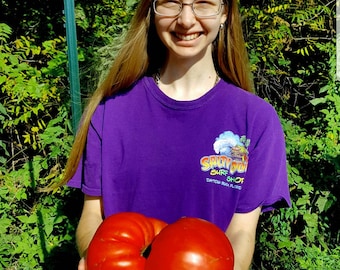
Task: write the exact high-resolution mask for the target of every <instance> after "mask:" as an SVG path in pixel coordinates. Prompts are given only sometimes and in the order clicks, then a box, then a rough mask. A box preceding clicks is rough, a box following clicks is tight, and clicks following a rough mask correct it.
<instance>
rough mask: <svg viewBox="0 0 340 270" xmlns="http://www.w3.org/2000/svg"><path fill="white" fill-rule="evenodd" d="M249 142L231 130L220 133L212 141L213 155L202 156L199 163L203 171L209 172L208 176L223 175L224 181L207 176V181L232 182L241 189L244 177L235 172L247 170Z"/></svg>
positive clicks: (226, 183) (215, 182)
mask: <svg viewBox="0 0 340 270" xmlns="http://www.w3.org/2000/svg"><path fill="white" fill-rule="evenodd" d="M249 144H250V140H249V139H247V138H246V136H241V137H240V136H239V135H237V134H234V133H233V132H231V131H225V132H223V133H222V134H220V135H219V136H218V137H217V138H216V140H215V142H214V143H213V149H214V152H215V155H209V156H204V157H202V158H201V160H200V164H201V170H202V171H203V172H209V174H210V176H217V175H219V176H225V181H226V182H223V181H222V182H221V181H220V180H217V179H212V178H207V182H210V183H214V184H221V185H224V186H230V184H228V183H233V184H237V185H238V186H237V188H238V189H241V186H240V185H242V184H243V181H244V178H243V177H241V176H238V175H237V176H235V174H236V173H239V174H244V173H245V172H246V171H247V167H248V146H249ZM223 183H225V184H223ZM234 188H235V187H234Z"/></svg>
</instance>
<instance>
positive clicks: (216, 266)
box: [145, 217, 234, 270]
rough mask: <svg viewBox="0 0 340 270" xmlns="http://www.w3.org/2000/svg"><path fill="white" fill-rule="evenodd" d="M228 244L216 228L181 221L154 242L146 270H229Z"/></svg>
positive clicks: (203, 222)
mask: <svg viewBox="0 0 340 270" xmlns="http://www.w3.org/2000/svg"><path fill="white" fill-rule="evenodd" d="M233 266H234V254H233V249H232V247H231V244H230V242H229V240H228V238H227V236H226V235H225V234H224V232H223V231H222V230H220V229H219V228H218V227H217V226H216V225H214V224H212V223H210V222H208V221H206V220H203V219H198V218H189V217H185V218H181V219H179V220H178V221H176V222H175V223H172V224H170V225H168V226H167V227H165V228H164V229H163V230H162V231H161V232H160V233H159V234H158V235H157V236H156V237H155V239H154V241H153V243H152V245H151V252H150V255H149V257H148V259H147V261H146V265H145V270H232V269H233Z"/></svg>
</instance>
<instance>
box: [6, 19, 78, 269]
mask: <svg viewBox="0 0 340 270" xmlns="http://www.w3.org/2000/svg"><path fill="white" fill-rule="evenodd" d="M0 31H1V32H0V37H1V40H2V41H3V43H1V44H0V70H1V73H0V86H1V97H0V101H1V103H0V130H1V135H0V183H1V185H0V232H1V233H2V237H1V240H0V243H1V244H0V252H1V256H0V268H1V269H39V267H42V266H43V265H44V264H46V263H47V262H48V261H49V260H50V259H51V258H53V257H54V256H55V255H54V254H56V251H57V250H58V249H61V248H62V247H63V246H65V245H66V246H67V245H69V246H71V247H72V249H71V250H72V251H73V252H71V253H70V254H74V253H76V249H75V248H74V244H73V243H74V237H73V235H74V228H75V222H73V223H72V222H71V221H72V218H69V217H68V216H67V215H66V213H65V209H64V208H65V203H66V202H65V201H63V200H61V199H60V198H66V197H67V196H70V191H68V190H67V189H64V190H61V191H60V192H58V193H55V194H44V193H40V192H38V188H39V187H42V186H45V185H47V184H48V183H49V182H50V181H53V180H55V179H59V178H60V173H61V169H62V167H63V166H64V163H65V160H66V158H67V153H68V152H69V150H70V147H71V143H72V140H73V139H72V134H71V133H70V127H69V126H70V123H69V120H68V119H69V118H70V116H69V112H68V111H69V109H68V103H69V97H68V93H67V88H66V87H65V85H66V82H67V76H66V72H65V67H66V55H65V52H64V47H65V46H64V38H62V37H59V38H55V39H53V40H47V41H44V42H43V43H42V44H41V45H38V44H37V43H36V42H35V40H34V39H32V38H29V37H24V36H22V37H20V38H18V39H16V40H14V41H9V40H8V39H9V35H10V33H11V29H10V27H8V26H7V25H5V24H1V25H0ZM74 211H75V213H74V214H75V215H74V216H79V213H77V209H74ZM73 220H74V218H73ZM73 258H76V255H74V256H73ZM69 259H70V260H69V263H70V264H72V258H69ZM73 265H74V266H75V262H74V259H73ZM57 268H58V267H55V266H50V267H49V268H48V269H57Z"/></svg>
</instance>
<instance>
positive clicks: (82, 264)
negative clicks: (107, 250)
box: [78, 257, 86, 270]
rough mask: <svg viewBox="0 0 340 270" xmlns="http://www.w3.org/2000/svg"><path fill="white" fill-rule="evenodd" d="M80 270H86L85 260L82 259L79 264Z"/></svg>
mask: <svg viewBox="0 0 340 270" xmlns="http://www.w3.org/2000/svg"><path fill="white" fill-rule="evenodd" d="M78 270H86V263H85V258H84V257H83V258H81V259H80V261H79V264H78Z"/></svg>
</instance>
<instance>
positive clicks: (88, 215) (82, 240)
mask: <svg viewBox="0 0 340 270" xmlns="http://www.w3.org/2000/svg"><path fill="white" fill-rule="evenodd" d="M102 222H103V208H102V199H101V197H92V196H88V195H85V197H84V206H83V211H82V214H81V217H80V220H79V224H78V227H77V232H76V240H77V246H78V251H79V255H80V257H81V258H82V259H81V260H80V263H79V268H78V269H79V270H80V269H85V265H84V264H85V261H84V259H83V258H84V257H85V256H86V252H87V248H88V246H89V244H90V242H91V240H92V237H93V235H94V234H95V232H96V231H97V229H98V227H99V225H100V224H101V223H102Z"/></svg>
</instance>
